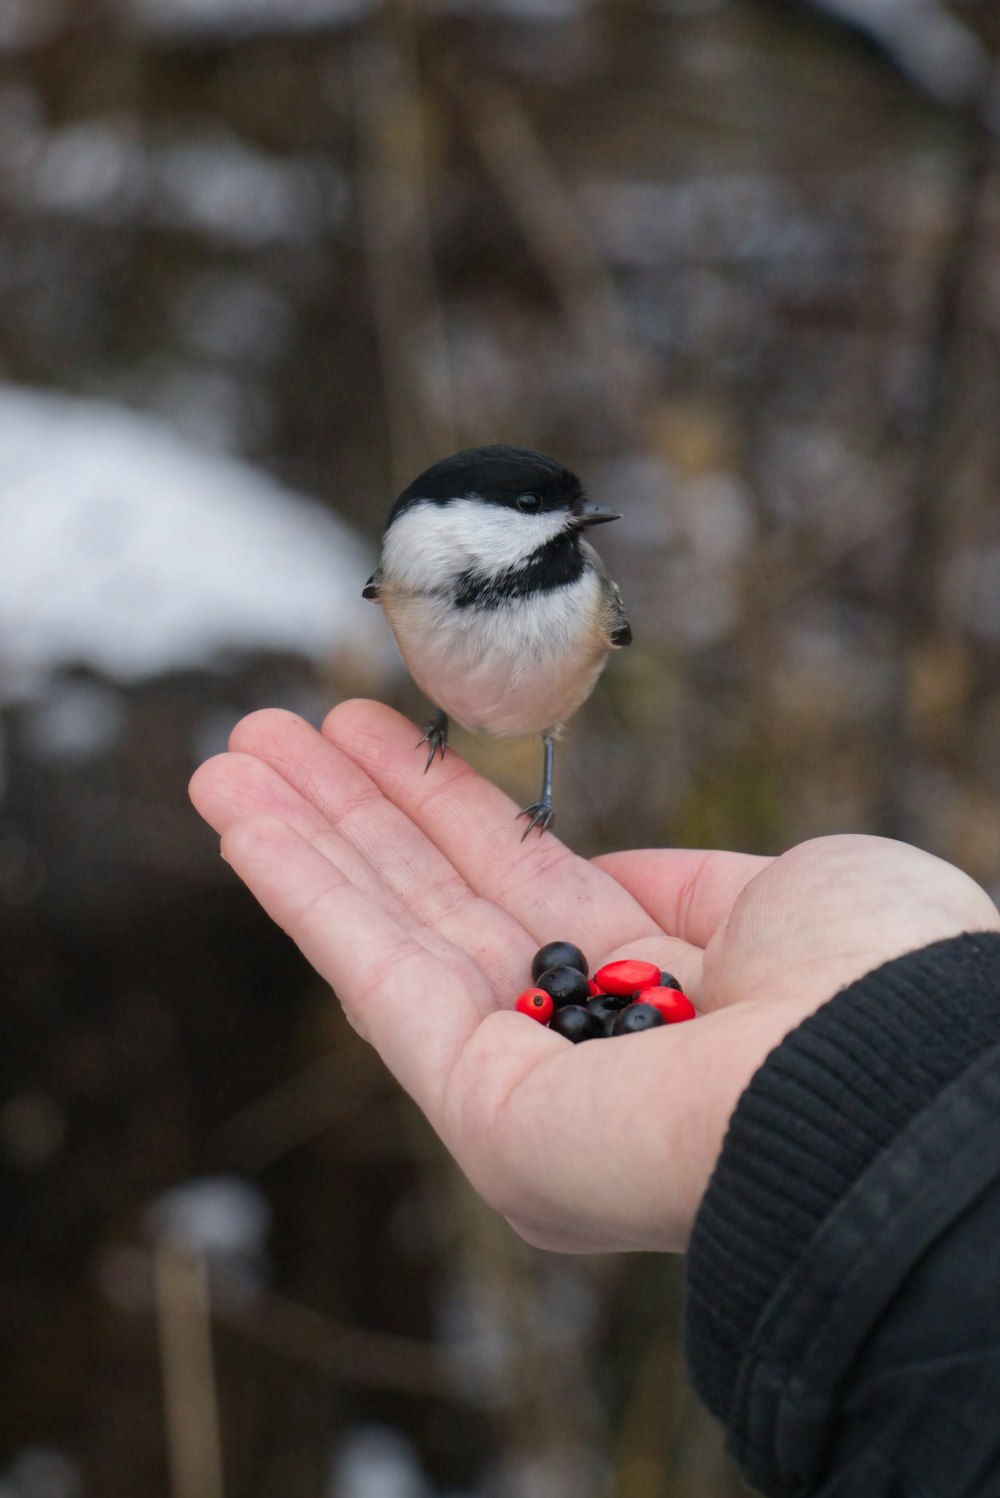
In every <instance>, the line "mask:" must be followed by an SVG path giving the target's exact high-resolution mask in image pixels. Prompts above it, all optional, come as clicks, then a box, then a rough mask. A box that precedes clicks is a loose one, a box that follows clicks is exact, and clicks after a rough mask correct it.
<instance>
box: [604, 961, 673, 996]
mask: <svg viewBox="0 0 1000 1498" xmlns="http://www.w3.org/2000/svg"><path fill="white" fill-rule="evenodd" d="M594 982H595V983H596V984H597V986H598V988H600V989H601V990H602V992H604V993H614V994H621V995H622V996H623V997H627V996H628V995H629V994H633V993H639V992H641V991H642V990H643V989H646V988H658V987H659V986H660V969H659V968H658V967H656V966H655V965H654V964H653V963H652V962H640V961H639V960H638V959H637V958H635V957H625V958H623V959H622V961H621V962H607V963H605V965H604V966H603V967H602V968H599V969H598V970H597V972H596V973H595V974H594Z"/></svg>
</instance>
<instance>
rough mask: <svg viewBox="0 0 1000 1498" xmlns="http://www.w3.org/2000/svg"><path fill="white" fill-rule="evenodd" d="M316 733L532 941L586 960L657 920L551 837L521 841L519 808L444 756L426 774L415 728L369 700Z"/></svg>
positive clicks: (332, 717) (344, 709) (651, 930)
mask: <svg viewBox="0 0 1000 1498" xmlns="http://www.w3.org/2000/svg"><path fill="white" fill-rule="evenodd" d="M323 735H324V737H325V738H326V739H328V740H329V741H330V743H332V744H335V745H336V746H337V748H338V749H340V750H341V751H342V752H343V753H345V754H347V755H349V756H350V757H351V759H353V760H354V761H355V762H356V763H357V764H358V765H360V766H361V767H362V768H363V769H364V771H365V773H366V774H367V775H368V776H370V778H371V779H372V781H374V783H375V784H376V785H377V786H378V788H379V790H380V791H381V792H382V794H383V795H384V796H385V797H386V798H387V799H388V800H390V801H392V802H393V803H394V805H395V806H397V807H399V808H400V809H401V810H402V811H403V812H405V813H406V815H407V817H409V818H410V819H411V820H412V821H413V822H414V823H415V824H416V826H417V827H419V828H420V830H421V832H422V833H423V834H424V836H425V837H427V838H428V839H429V840H430V841H431V842H432V843H433V844H434V845H435V847H436V848H438V849H440V851H441V852H442V853H443V854H444V856H445V858H446V859H447V860H448V862H449V864H450V865H451V866H452V867H453V868H454V869H456V870H457V871H458V872H459V874H461V876H462V878H463V879H464V880H465V881H466V883H467V884H468V885H469V887H470V888H471V889H473V890H475V892H476V893H477V894H478V895H480V896H482V897H484V898H486V899H487V900H490V901H492V902H494V903H495V904H497V905H499V906H501V908H502V909H504V910H506V911H507V912H508V913H509V914H510V915H512V916H514V917H515V919H516V920H518V921H519V922H520V923H521V925H522V926H523V927H524V928H525V930H527V931H530V932H531V933H532V935H533V936H534V937H535V939H536V940H538V941H539V942H544V941H551V940H553V939H554V938H560V939H565V940H567V941H573V942H576V943H578V944H579V946H581V947H582V948H583V950H584V951H585V952H587V953H588V955H591V956H593V957H597V956H600V957H602V958H604V957H606V956H607V954H608V953H609V952H610V951H613V950H617V949H618V948H619V947H621V946H623V945H627V944H629V943H634V942H635V941H638V940H640V939H642V938H644V937H661V935H662V933H661V932H660V930H659V928H658V926H657V924H656V922H655V920H654V919H653V918H652V917H651V916H650V915H648V914H647V912H646V911H645V910H644V909H643V908H642V906H641V904H639V903H637V902H636V900H635V899H634V898H633V897H632V895H631V894H630V893H629V892H628V891H627V890H625V889H624V888H623V887H622V886H621V884H619V883H618V882H616V880H614V879H613V878H609V877H608V876H607V875H606V874H605V873H604V871H603V870H602V869H600V868H598V867H597V866H596V865H595V864H593V863H591V862H589V861H588V860H587V859H585V858H581V857H579V856H578V855H577V854H575V853H573V852H572V851H571V850H570V849H569V848H567V847H566V846H565V844H563V843H561V842H560V841H559V840H558V838H556V837H554V836H552V834H551V833H544V834H543V835H542V836H541V837H539V836H538V835H537V834H531V835H529V837H528V838H527V839H526V840H525V841H524V842H522V841H521V824H519V823H518V822H517V821H516V812H517V808H516V806H515V805H514V803H513V801H511V799H510V797H509V796H507V795H505V794H504V792H503V791H501V790H500V789H499V788H498V787H497V786H495V785H491V784H490V782H489V781H486V780H484V779H483V778H482V777H481V776H479V775H477V774H476V773H475V771H474V770H472V769H471V768H470V767H469V766H468V765H467V764H465V763H464V762H463V761H462V760H461V759H459V758H458V756H457V755H454V754H452V753H451V752H450V751H449V753H448V755H447V757H446V758H445V760H444V761H443V762H442V763H439V764H435V765H433V766H432V767H431V770H430V772H429V773H428V774H426V775H425V774H424V756H422V755H416V754H414V752H413V751H414V742H415V741H414V731H413V724H412V723H410V722H408V721H407V719H406V718H403V717H402V716H401V715H400V714H399V713H396V712H393V711H392V710H391V709H390V708H387V707H383V706H382V705H381V704H380V703H375V702H361V701H356V702H344V703H341V704H340V705H339V706H338V707H335V708H334V709H333V711H332V712H331V713H329V714H328V716H327V718H326V721H325V722H324V724H323Z"/></svg>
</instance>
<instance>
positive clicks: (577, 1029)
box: [514, 941, 695, 1043]
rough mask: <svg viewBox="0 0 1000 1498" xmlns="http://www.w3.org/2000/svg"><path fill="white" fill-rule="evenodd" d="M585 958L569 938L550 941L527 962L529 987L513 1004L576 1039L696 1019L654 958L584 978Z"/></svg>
mask: <svg viewBox="0 0 1000 1498" xmlns="http://www.w3.org/2000/svg"><path fill="white" fill-rule="evenodd" d="M588 972H589V968H588V965H587V959H586V957H584V955H583V953H582V952H581V951H580V948H579V947H575V946H574V945H573V943H572V942H569V941H550V942H548V943H547V944H546V945H545V946H544V947H542V948H541V949H540V950H539V951H537V952H536V953H535V955H534V958H533V960H532V963H531V978H532V982H533V983H534V987H533V988H526V989H525V990H524V992H523V993H522V994H519V995H518V998H517V1002H516V1003H515V1005H514V1008H515V1009H516V1010H518V1011H519V1013H521V1014H528V1015H530V1016H531V1018H532V1019H536V1020H538V1021H539V1023H540V1024H543V1025H548V1027H549V1029H550V1030H555V1032H556V1034H557V1035H564V1036H565V1037H566V1039H567V1040H572V1041H573V1042H574V1043H575V1042H576V1041H579V1040H597V1039H599V1038H600V1037H601V1036H605V1035H607V1036H611V1035H634V1034H637V1033H638V1032H639V1031H640V1030H652V1029H655V1027H656V1026H657V1025H676V1024H678V1023H679V1022H680V1021H681V1020H686V1019H694V1017H695V1012H694V1005H693V1004H692V1003H691V1000H690V999H689V998H688V997H687V995H686V994H684V993H682V992H681V986H680V984H679V983H678V981H677V979H676V978H675V977H673V976H672V974H670V973H665V972H663V971H662V969H660V968H658V967H656V966H655V965H654V964H653V963H652V962H640V961H638V959H636V958H632V957H626V958H625V959H623V960H622V961H621V962H608V963H605V965H604V967H602V968H598V970H597V972H596V973H595V974H594V976H593V978H590V977H589V976H588Z"/></svg>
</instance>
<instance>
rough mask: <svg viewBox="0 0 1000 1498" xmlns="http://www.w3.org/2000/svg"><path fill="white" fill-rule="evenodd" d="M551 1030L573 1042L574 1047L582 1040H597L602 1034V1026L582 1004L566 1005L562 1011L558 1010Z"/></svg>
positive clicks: (551, 1023) (550, 1025) (551, 1021)
mask: <svg viewBox="0 0 1000 1498" xmlns="http://www.w3.org/2000/svg"><path fill="white" fill-rule="evenodd" d="M549 1029H550V1030H554V1031H555V1032H556V1034H557V1035H562V1036H564V1037H565V1039H566V1040H571V1041H572V1042H573V1044H574V1045H577V1044H579V1042H580V1041H581V1040H596V1039H597V1038H598V1037H599V1036H600V1034H601V1026H600V1025H599V1024H598V1022H597V1020H596V1019H595V1018H594V1016H593V1015H592V1014H588V1013H587V1011H586V1009H584V1007H583V1005H582V1004H564V1005H563V1007H562V1009H557V1010H556V1012H555V1014H554V1015H553V1016H552V1019H551V1020H550V1021H549Z"/></svg>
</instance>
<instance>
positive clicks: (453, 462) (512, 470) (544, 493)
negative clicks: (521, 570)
mask: <svg viewBox="0 0 1000 1498" xmlns="http://www.w3.org/2000/svg"><path fill="white" fill-rule="evenodd" d="M467 494H476V495H478V496H479V498H480V499H482V500H485V501H486V502H487V503H488V504H495V505H504V506H507V507H509V508H511V509H513V508H515V507H516V505H517V501H518V499H519V498H520V497H521V496H523V495H525V494H537V495H538V498H539V500H540V501H541V503H540V505H539V506H538V508H539V509H541V510H570V509H573V508H574V507H578V506H580V505H582V503H583V486H582V484H581V483H580V480H579V479H578V478H577V476H576V474H575V473H571V472H570V470H569V469H568V468H567V467H566V466H565V465H564V464H563V463H560V462H558V461H557V460H556V459H555V458H549V457H547V456H546V454H545V453H539V452H534V451H533V450H532V449H531V448H528V447H507V446H505V445H503V444H496V445H495V446H492V447H468V448H466V449H465V450H464V451H463V452H460V453H453V454H452V455H451V457H450V458H442V459H441V462H440V463H435V464H434V465H433V467H431V468H428V469H426V470H425V472H423V473H421V474H420V475H419V476H418V477H417V478H415V479H414V480H413V483H412V484H409V485H407V487H406V488H405V489H404V490H403V492H402V494H401V495H400V496H399V498H398V499H397V500H396V503H395V504H394V505H393V507H392V511H391V513H390V515H389V519H388V521H387V525H391V524H392V522H393V521H394V520H395V519H396V517H397V516H398V515H401V514H402V513H403V511H404V510H407V509H409V508H410V506H411V505H415V504H417V503H418V502H419V501H420V500H430V501H431V502H432V503H434V504H438V505H446V504H448V503H449V501H451V500H453V499H461V498H463V497H464V496H465V495H467Z"/></svg>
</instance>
